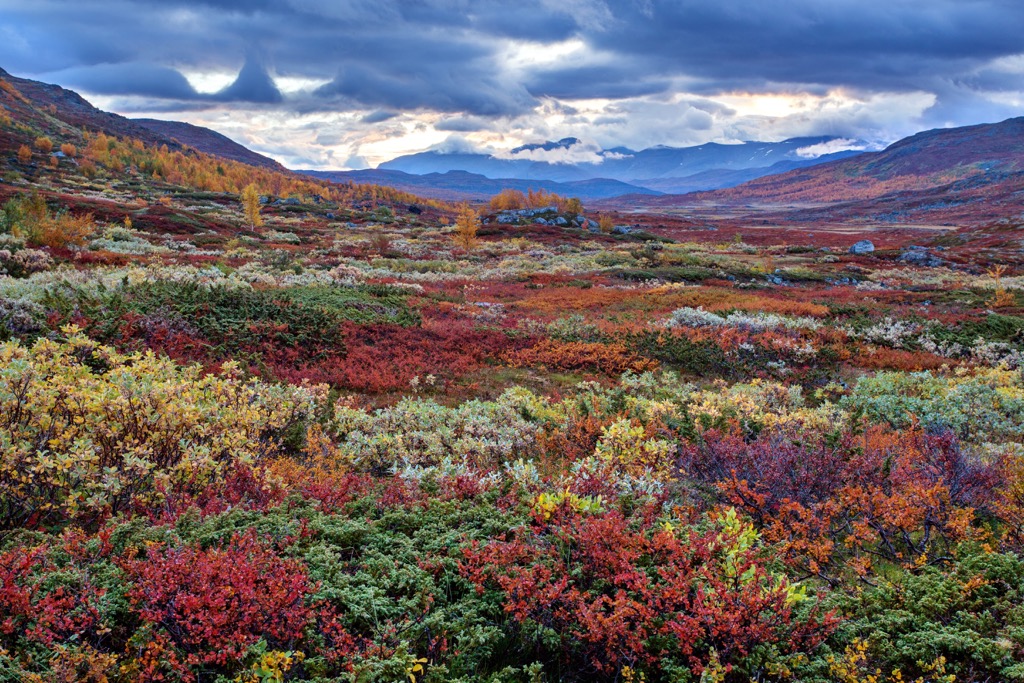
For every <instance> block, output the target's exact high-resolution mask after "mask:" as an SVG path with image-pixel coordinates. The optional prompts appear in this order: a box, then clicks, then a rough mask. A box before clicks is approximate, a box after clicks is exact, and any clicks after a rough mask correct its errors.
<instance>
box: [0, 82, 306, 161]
mask: <svg viewBox="0 0 1024 683" xmlns="http://www.w3.org/2000/svg"><path fill="white" fill-rule="evenodd" d="M0 81H6V82H8V83H10V84H11V86H13V90H5V92H4V93H3V94H2V95H0V103H2V105H3V107H4V108H5V109H6V110H7V111H9V112H10V115H11V116H12V117H13V118H14V119H16V120H18V121H19V122H21V123H23V124H25V125H29V126H32V127H33V128H34V129H36V130H37V131H38V132H40V133H43V134H46V135H53V136H58V137H66V136H68V135H74V134H75V133H74V130H73V129H77V130H78V131H81V130H88V131H91V132H94V133H97V132H98V133H104V134H105V135H110V136H115V137H120V138H124V137H128V138H132V139H135V140H140V141H142V142H143V143H144V144H146V145H152V146H155V147H159V146H160V145H167V147H168V148H169V149H171V150H181V149H184V148H185V147H190V148H192V149H194V150H196V151H198V152H202V153H204V154H210V155H212V156H217V157H220V158H223V159H229V160H231V161H238V162H240V163H243V164H247V165H250V166H258V167H260V168H266V169H269V170H274V171H282V172H283V171H285V170H286V169H285V168H284V167H283V166H282V165H281V164H279V163H277V162H276V161H274V160H273V159H269V158H267V157H265V156H263V155H261V154H257V153H256V152H253V151H251V150H249V149H246V148H245V147H243V146H242V145H239V144H238V143H236V142H234V141H233V140H231V139H229V138H227V137H226V136H224V135H221V134H220V133H217V132H216V131H213V130H210V129H208V128H202V127H200V126H193V125H191V124H188V123H182V122H178V121H158V120H155V119H129V118H126V117H124V116H121V115H119V114H113V113H110V112H106V111H103V110H101V109H98V108H96V107H94V106H93V105H92V104H90V103H89V102H88V101H87V100H86V99H85V98H84V97H82V96H81V95H79V94H78V93H76V92H75V91H73V90H68V89H67V88H62V87H61V86H59V85H53V84H50V83H40V82H39V81H33V80H29V79H27V78H18V77H17V76H12V75H11V74H9V73H7V72H6V71H4V70H3V69H0Z"/></svg>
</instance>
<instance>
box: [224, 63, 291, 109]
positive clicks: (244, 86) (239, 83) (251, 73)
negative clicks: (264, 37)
mask: <svg viewBox="0 0 1024 683" xmlns="http://www.w3.org/2000/svg"><path fill="white" fill-rule="evenodd" d="M214 98H215V99H217V100H220V101H223V102H255V103H261V104H275V103H278V102H281V101H283V100H284V98H283V97H281V91H280V90H278V89H277V86H276V85H274V81H273V79H271V78H270V74H268V73H267V70H266V68H265V67H264V66H263V65H262V64H260V63H259V62H258V61H257V60H256V59H255V58H252V57H250V58H249V59H247V60H246V62H245V66H243V67H242V70H241V71H240V72H239V73H238V78H236V79H235V82H234V83H232V84H231V85H229V86H228V87H226V88H224V89H223V90H221V91H220V92H219V93H217V94H216V95H215V96H214Z"/></svg>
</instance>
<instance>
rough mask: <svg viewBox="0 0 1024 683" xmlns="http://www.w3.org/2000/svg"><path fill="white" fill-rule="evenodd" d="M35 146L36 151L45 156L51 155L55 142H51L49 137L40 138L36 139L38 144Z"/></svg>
mask: <svg viewBox="0 0 1024 683" xmlns="http://www.w3.org/2000/svg"><path fill="white" fill-rule="evenodd" d="M35 144H36V149H38V150H39V151H40V152H42V153H43V154H49V153H50V152H52V151H53V140H51V139H50V138H48V137H38V138H36V143H35Z"/></svg>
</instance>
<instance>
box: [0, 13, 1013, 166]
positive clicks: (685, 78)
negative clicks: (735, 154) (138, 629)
mask: <svg viewBox="0 0 1024 683" xmlns="http://www.w3.org/2000/svg"><path fill="white" fill-rule="evenodd" d="M1022 28H1024V2H1022V1H1021V0H503V1H498V0H31V1H29V0H0V67H2V68H4V69H6V70H7V71H9V72H11V73H12V74H14V75H17V76H21V77H25V78H33V79H36V80H41V81H46V82H50V83H58V84H60V85H63V86H65V87H68V88H72V89H74V90H77V91H79V92H80V93H82V94H83V95H84V96H85V97H86V98H87V99H89V100H90V101H91V102H92V103H93V104H95V105H96V106H98V107H100V108H102V109H106V110H108V111H115V112H117V113H120V114H124V115H126V116H131V117H151V118H162V119H172V120H179V121H188V122H190V123H194V124H197V125H203V126H208V127H210V128H213V129H214V130H217V131H219V132H221V133H224V134H225V135H228V136H229V137H231V138H232V139H235V140H237V141H238V142H241V143H242V144H244V145H246V146H247V147H250V148H252V149H254V150H256V151H258V152H261V153H264V154H267V155H269V156H271V157H274V158H275V159H278V160H279V161H281V162H283V163H284V164H285V165H287V166H289V167H290V168H317V169H354V168H368V167H373V166H376V165H377V164H378V163H381V162H383V161H386V160H388V159H391V158H394V157H396V156H399V155H402V154H407V153H412V152H419V151H424V150H428V149H436V150H443V151H468V150H476V151H485V152H488V153H493V154H497V155H499V156H510V155H511V150H513V149H514V148H516V147H518V146H520V145H522V144H524V143H536V142H542V141H544V140H558V139H560V138H564V137H577V138H580V140H582V141H583V142H582V143H581V144H580V145H577V146H574V148H573V149H574V153H579V154H582V155H590V156H591V157H593V156H594V152H595V150H599V149H611V148H616V147H627V148H630V149H642V148H646V147H651V146H655V145H668V146H688V145H696V144H702V143H705V142H721V143H733V142H739V141H743V140H765V141H777V140H783V139H786V138H791V137H797V136H815V135H833V136H838V137H839V138H841V139H842V141H841V142H838V143H835V144H834V147H839V148H841V147H843V146H846V147H857V146H867V147H869V148H874V147H877V146H881V145H885V144H888V143H890V142H893V141H895V140H897V139H899V138H901V137H904V136H906V135H909V134H912V133H914V132H917V131H919V130H923V129H927V128H937V127H948V126H960V125H969V124H973V123H982V122H993V121H1001V120H1003V119H1006V118H1010V117H1013V116H1019V115H1022V114H1024V31H1022ZM824 151H832V150H824ZM530 154H533V155H536V154H537V152H536V151H534V152H530ZM551 154H553V155H557V154H562V155H564V154H566V152H565V151H564V150H561V151H559V150H555V151H553V152H551ZM541 158H543V153H541ZM551 160H565V161H571V160H572V159H564V158H559V159H554V158H553V159H551Z"/></svg>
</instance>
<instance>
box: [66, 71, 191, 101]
mask: <svg viewBox="0 0 1024 683" xmlns="http://www.w3.org/2000/svg"><path fill="white" fill-rule="evenodd" d="M54 76H56V77H57V78H58V79H59V80H60V81H61V82H62V83H64V84H65V85H68V86H69V87H72V88H81V89H83V90H87V91H89V92H94V93H98V94H101V95H139V96H142V97H155V98H164V99H178V100H189V99H194V98H197V97H198V96H199V95H198V93H196V91H195V90H194V89H193V88H192V86H191V85H190V84H189V82H188V80H187V79H186V78H185V77H184V76H182V75H181V73H180V72H178V71H175V70H174V69H169V68H167V67H162V66H154V65H152V64H135V63H129V64H100V65H98V66H93V67H88V66H84V67H74V68H71V69H66V70H64V71H61V72H58V73H56V74H54Z"/></svg>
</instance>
